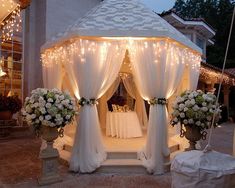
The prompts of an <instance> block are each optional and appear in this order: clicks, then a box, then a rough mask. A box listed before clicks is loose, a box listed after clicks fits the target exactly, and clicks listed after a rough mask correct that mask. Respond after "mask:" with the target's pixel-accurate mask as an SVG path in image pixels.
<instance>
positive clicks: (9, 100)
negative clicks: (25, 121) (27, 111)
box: [0, 94, 22, 114]
mask: <svg viewBox="0 0 235 188" xmlns="http://www.w3.org/2000/svg"><path fill="white" fill-rule="evenodd" d="M21 108H22V102H21V100H20V99H19V97H18V95H13V96H5V95H2V94H0V111H10V112H11V113H12V114H14V113H16V112H18V111H19V110H20V109H21Z"/></svg>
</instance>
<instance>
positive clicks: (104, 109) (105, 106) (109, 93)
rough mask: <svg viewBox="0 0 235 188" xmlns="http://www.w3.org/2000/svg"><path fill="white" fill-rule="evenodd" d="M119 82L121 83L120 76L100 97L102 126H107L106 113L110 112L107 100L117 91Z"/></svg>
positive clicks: (99, 108) (99, 107) (99, 105)
mask: <svg viewBox="0 0 235 188" xmlns="http://www.w3.org/2000/svg"><path fill="white" fill-rule="evenodd" d="M119 84H120V77H118V78H117V79H116V80H115V81H114V83H113V84H112V85H111V87H110V88H109V89H108V91H107V92H106V93H105V94H104V95H103V96H102V97H101V98H100V99H99V104H98V111H99V118H100V124H101V127H102V128H105V125H106V115H107V112H108V104H107V101H108V100H109V99H110V98H111V97H112V96H113V94H114V93H115V91H116V90H117V89H118V86H119Z"/></svg>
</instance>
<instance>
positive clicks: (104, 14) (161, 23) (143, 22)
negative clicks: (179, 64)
mask: <svg viewBox="0 0 235 188" xmlns="http://www.w3.org/2000/svg"><path fill="white" fill-rule="evenodd" d="M73 37H147V38H152V37H153V38H155V37H158V38H159V37H162V38H171V39H173V40H176V41H178V42H180V43H181V44H183V45H185V46H187V47H189V48H191V49H193V50H196V51H197V52H199V53H201V49H200V48H199V47H198V46H197V45H196V44H194V43H193V42H192V41H191V40H189V39H188V38H187V37H185V36H184V35H183V34H182V33H180V32H179V31H178V30H177V29H175V28H174V27H173V26H171V25H170V24H169V23H168V22H167V21H165V20H164V19H162V18H161V17H160V16H158V15H157V14H156V13H155V12H153V11H152V10H150V9H149V8H147V7H146V6H145V5H144V4H142V3H141V2H140V1H138V0H104V1H103V2H101V3H100V4H99V5H97V6H96V7H94V8H93V9H92V10H91V11H89V12H88V13H87V14H86V15H85V16H84V17H83V18H82V19H78V20H77V21H76V22H75V23H74V24H73V25H71V26H69V27H68V28H67V30H66V31H65V32H63V33H59V34H58V35H57V36H55V37H53V38H52V39H51V41H48V42H47V43H46V44H44V45H43V47H42V48H43V49H45V48H49V47H51V46H53V45H55V44H56V43H59V42H63V41H65V40H68V39H70V38H73Z"/></svg>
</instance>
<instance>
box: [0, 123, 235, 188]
mask: <svg viewBox="0 0 235 188" xmlns="http://www.w3.org/2000/svg"><path fill="white" fill-rule="evenodd" d="M234 128H235V124H232V123H226V124H223V125H222V126H221V127H220V128H217V129H216V130H214V131H213V136H212V146H213V149H215V150H216V151H220V152H223V153H228V154H232V147H233V145H232V141H233V130H234ZM40 143H41V141H40V139H38V138H35V137H34V136H33V135H29V134H27V136H26V137H22V136H21V137H20V138H17V137H14V138H11V139H8V140H7V139H5V140H0V188H32V187H38V184H37V177H38V176H39V174H40V168H41V164H40V160H39V158H38V154H39V149H40ZM206 143H207V142H206V141H203V142H202V148H203V147H204V146H205V145H206ZM59 171H60V173H61V176H62V178H63V182H61V183H57V184H54V185H51V186H44V187H50V188H60V187H61V188H65V187H66V188H73V187H78V188H80V187H81V188H101V187H102V188H125V187H128V188H153V187H154V188H170V187H171V175H170V173H167V174H164V175H162V176H152V175H137V174H136V175H135V174H132V175H130V174H102V173H100V174H83V175H81V174H75V173H71V172H68V168H67V167H66V166H64V165H60V166H59Z"/></svg>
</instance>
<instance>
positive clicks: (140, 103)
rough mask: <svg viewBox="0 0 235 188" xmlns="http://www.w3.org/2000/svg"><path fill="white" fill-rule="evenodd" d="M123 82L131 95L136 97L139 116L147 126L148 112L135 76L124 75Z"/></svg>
mask: <svg viewBox="0 0 235 188" xmlns="http://www.w3.org/2000/svg"><path fill="white" fill-rule="evenodd" d="M121 78H122V82H123V84H124V87H125V88H126V90H127V92H128V93H129V95H130V96H131V97H132V98H134V99H135V111H136V113H137V116H138V118H139V121H140V124H141V125H142V126H144V127H147V124H148V118H147V114H146V108H145V104H144V100H143V99H142V97H141V96H140V94H139V92H138V90H137V88H136V86H135V83H134V80H133V77H132V76H130V75H129V76H122V77H121Z"/></svg>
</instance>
